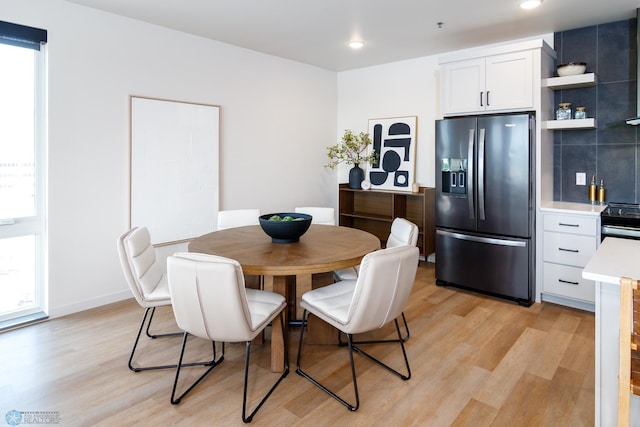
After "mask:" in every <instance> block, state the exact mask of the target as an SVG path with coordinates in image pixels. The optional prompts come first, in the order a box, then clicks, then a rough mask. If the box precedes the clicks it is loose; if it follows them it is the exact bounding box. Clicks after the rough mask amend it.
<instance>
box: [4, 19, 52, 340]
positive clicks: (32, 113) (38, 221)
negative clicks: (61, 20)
mask: <svg viewBox="0 0 640 427" xmlns="http://www.w3.org/2000/svg"><path fill="white" fill-rule="evenodd" d="M46 41H47V33H46V31H45V30H40V29H37V28H31V27H25V26H22V25H17V24H12V23H8V22H2V21H0V64H1V66H0V94H2V96H0V329H2V328H3V327H7V326H8V325H11V324H13V323H15V321H16V320H18V321H28V320H31V318H32V317H33V316H38V315H39V316H44V313H45V311H46V301H45V274H44V266H45V262H44V260H45V258H46V257H45V252H44V248H45V244H44V243H45V242H44V240H45V233H44V230H45V227H44V224H45V206H44V204H45V200H46V197H45V179H44V177H45V171H46V169H45V159H46V157H45V134H46V132H45V105H46V104H45V99H46V97H45V93H46V92H45V60H46V58H45V57H46V55H45V43H46ZM25 316H27V317H25ZM29 316H31V317H29ZM19 319H22V320H19Z"/></svg>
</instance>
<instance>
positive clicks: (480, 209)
mask: <svg viewBox="0 0 640 427" xmlns="http://www.w3.org/2000/svg"><path fill="white" fill-rule="evenodd" d="M484 135H485V130H484V129H480V133H479V135H478V217H480V220H481V221H484V220H485V219H486V217H485V212H484Z"/></svg>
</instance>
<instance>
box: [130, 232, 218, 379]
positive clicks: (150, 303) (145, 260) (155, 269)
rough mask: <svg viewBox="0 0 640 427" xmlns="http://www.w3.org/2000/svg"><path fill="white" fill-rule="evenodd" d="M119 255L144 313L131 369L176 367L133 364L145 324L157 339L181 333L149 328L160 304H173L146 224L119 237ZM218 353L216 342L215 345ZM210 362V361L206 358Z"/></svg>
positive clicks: (135, 343) (133, 351)
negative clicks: (154, 332) (163, 331)
mask: <svg viewBox="0 0 640 427" xmlns="http://www.w3.org/2000/svg"><path fill="white" fill-rule="evenodd" d="M118 256H119V258H120V264H121V266H122V271H123V273H124V277H125V279H126V281H127V284H128V285H129V289H131V293H132V294H133V297H134V298H135V299H136V301H137V302H138V304H139V305H140V306H141V307H142V308H144V315H143V316H142V322H140V328H139V329H138V335H137V336H136V340H135V342H134V344H133V348H132V349H131V355H130V356H129V363H128V366H129V369H130V370H132V371H134V372H139V371H148V370H155V369H168V368H175V367H176V365H175V364H172V365H156V366H146V367H140V366H134V365H133V359H134V356H135V353H136V349H137V347H138V342H139V341H140V336H141V335H142V331H143V329H145V325H146V331H145V332H146V335H147V337H149V338H152V339H155V338H160V337H170V336H180V335H182V333H181V332H173V333H165V334H152V333H151V332H150V331H149V329H150V328H151V322H152V320H153V315H154V314H155V312H156V308H157V307H163V306H170V305H171V297H170V295H169V287H168V284H167V276H166V275H165V274H164V270H163V268H162V267H161V265H160V263H159V262H158V260H157V258H156V252H155V248H154V247H153V246H152V245H151V234H150V233H149V230H148V229H147V228H146V227H134V228H132V229H131V230H129V231H127V232H126V233H124V234H123V235H122V236H120V237H119V238H118ZM214 353H215V346H214ZM207 363H210V362H207ZM207 363H197V364H193V365H191V366H196V365H206V364H207Z"/></svg>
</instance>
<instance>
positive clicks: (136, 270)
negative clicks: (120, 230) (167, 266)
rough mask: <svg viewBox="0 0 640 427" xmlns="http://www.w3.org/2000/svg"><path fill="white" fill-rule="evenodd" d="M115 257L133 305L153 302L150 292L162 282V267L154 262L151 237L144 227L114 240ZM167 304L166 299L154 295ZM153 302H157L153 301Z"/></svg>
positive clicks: (167, 298)
mask: <svg viewBox="0 0 640 427" xmlns="http://www.w3.org/2000/svg"><path fill="white" fill-rule="evenodd" d="M118 255H119V257H120V264H121V265H122V271H123V272H124V275H125V278H126V279H127V283H128V284H129V288H130V289H131V292H132V293H133V296H134V297H135V299H136V301H138V303H139V304H140V305H142V306H144V307H147V306H153V305H158V304H149V303H150V302H151V301H152V300H153V299H154V291H155V290H156V289H157V288H158V287H159V286H160V285H161V284H162V282H163V281H164V280H165V277H164V272H163V269H162V266H161V265H160V263H159V262H158V261H157V259H156V251H155V248H154V247H153V246H152V245H151V235H150V234H149V230H148V229H147V228H146V227H135V228H133V229H131V230H129V231H127V232H126V233H124V234H123V235H122V236H120V238H119V239H118ZM155 297H156V298H155V299H157V300H160V299H161V300H166V302H169V301H168V300H169V295H168V294H164V295H156V296H155ZM156 302H157V301H156Z"/></svg>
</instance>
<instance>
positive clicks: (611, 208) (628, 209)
mask: <svg viewBox="0 0 640 427" xmlns="http://www.w3.org/2000/svg"><path fill="white" fill-rule="evenodd" d="M602 216H612V217H626V218H640V205H637V204H634V203H609V204H608V205H607V208H606V209H605V210H604V211H602Z"/></svg>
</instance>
